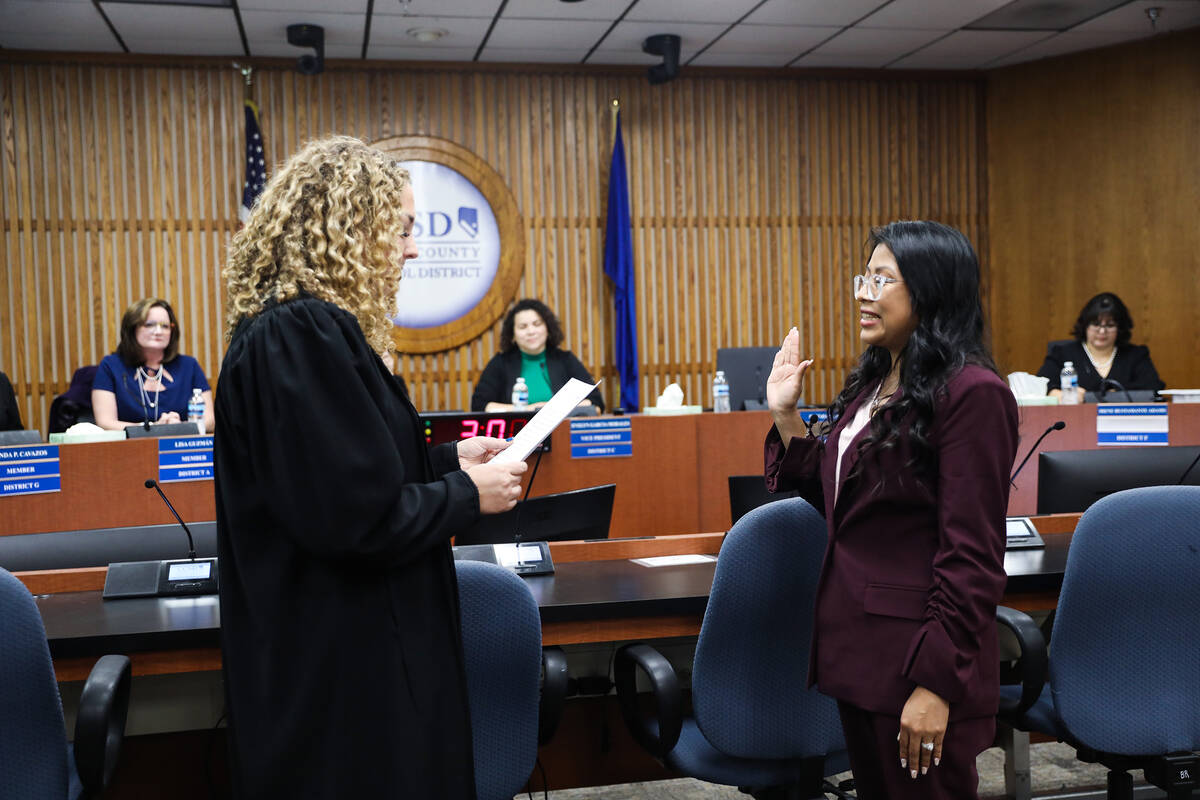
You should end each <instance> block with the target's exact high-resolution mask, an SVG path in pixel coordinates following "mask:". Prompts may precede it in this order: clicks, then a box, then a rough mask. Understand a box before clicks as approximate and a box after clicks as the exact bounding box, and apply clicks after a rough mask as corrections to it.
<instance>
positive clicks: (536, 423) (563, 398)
mask: <svg viewBox="0 0 1200 800" xmlns="http://www.w3.org/2000/svg"><path fill="white" fill-rule="evenodd" d="M599 385H600V381H596V382H595V383H593V384H592V385H590V386H589V385H588V384H586V383H584V382H583V381H581V380H579V379H578V378H571V379H570V380H569V381H567V384H566V385H565V386H563V387H562V388H561V389H559V390H558V391H557V392H555V393H554V397H551V398H550V400H549V402H547V403H546V405H544V406H542V408H541V410H540V411H538V412H537V413H536V414H534V415H533V419H531V420H529V422H527V423H525V427H524V428H521V430H520V431H518V432H517V435H516V436H514V437H513V440H512V441H511V442H509V445H508V449H507V450H504V451H503V452H501V453H500V455H498V456H496V457H495V458H493V459H492V461H491V463H493V464H512V463H516V462H517V461H524V460H525V459H526V458H528V457H529V454H530V453H532V452H533V451H534V448H536V447H537V446H538V445H539V444H541V443H542V440H543V439H545V438H546V437H547V436H549V435H550V433H551V432H552V431H553V430H554V429H555V428H557V427H558V425H559V423H560V422H562V421H563V420H564V419H566V418H567V416H568V415H570V413H571V412H572V411H574V410H575V406H577V405H579V403H580V401H581V400H586V399H587V396H588V395H589V394H591V393H592V390H593V389H595V388H596V387H597V386H599Z"/></svg>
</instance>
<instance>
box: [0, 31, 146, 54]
mask: <svg viewBox="0 0 1200 800" xmlns="http://www.w3.org/2000/svg"><path fill="white" fill-rule="evenodd" d="M0 47H5V48H8V49H10V50H54V51H61V52H65V53H122V52H124V51H123V50H122V49H121V45H119V44H117V40H116V38H115V37H114V36H113V35H112V33H111V32H110V31H109V30H108V28H107V27H106V28H105V29H104V34H103V35H96V36H84V35H80V34H77V33H71V34H61V33H30V32H29V31H15V30H6V31H4V32H2V33H0Z"/></svg>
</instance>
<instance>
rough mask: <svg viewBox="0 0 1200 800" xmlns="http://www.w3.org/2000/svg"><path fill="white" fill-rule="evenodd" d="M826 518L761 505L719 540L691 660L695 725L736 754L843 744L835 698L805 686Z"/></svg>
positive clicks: (793, 507) (785, 753)
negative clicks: (722, 539) (719, 545)
mask: <svg viewBox="0 0 1200 800" xmlns="http://www.w3.org/2000/svg"><path fill="white" fill-rule="evenodd" d="M826 540H827V534H826V525H825V520H824V518H823V517H821V515H820V514H818V513H817V511H816V510H815V509H814V508H813V507H812V506H810V505H809V504H808V503H807V502H806V501H805V500H803V499H801V498H791V499H788V500H783V501H780V502H777V503H768V504H767V505H765V506H760V507H759V508H756V509H754V510H753V511H751V512H750V513H749V514H747V515H746V516H744V517H742V518H741V519H740V520H738V522H737V524H736V525H734V526H733V528H732V530H730V531H729V533H728V534H727V535H726V537H725V541H724V543H723V544H722V545H721V553H720V555H719V556H718V557H717V568H716V572H715V574H714V575H713V585H712V592H711V593H710V594H709V597H708V608H707V609H706V610H705V612H704V622H703V624H702V625H701V627H700V639H699V641H698V642H697V643H696V656H695V660H694V662H693V665H692V705H693V707H694V710H695V716H696V724H697V725H698V726H699V727H700V730H701V731H702V732H703V733H704V738H706V739H707V740H708V741H709V742H710V743H711V744H712V745H713V746H714V747H716V748H717V749H719V750H721V751H723V752H725V753H727V754H728V755H732V756H738V757H741V758H803V757H809V756H817V755H824V754H827V753H831V752H835V751H838V750H842V749H844V748H845V745H844V744H843V740H842V726H841V721H840V719H839V717H838V710H837V705H836V703H835V702H834V701H833V700H832V699H831V698H829V697H826V696H825V695H822V694H820V693H818V692H817V691H816V689H811V690H810V689H808V688H807V686H808V654H809V645H810V638H811V635H812V623H813V603H814V600H815V597H816V587H817V578H818V576H819V574H820V571H821V560H822V558H823V556H824V553H825V544H826Z"/></svg>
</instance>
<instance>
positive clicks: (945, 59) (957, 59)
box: [888, 31, 1053, 69]
mask: <svg viewBox="0 0 1200 800" xmlns="http://www.w3.org/2000/svg"><path fill="white" fill-rule="evenodd" d="M1049 36H1053V34H1052V33H1047V32H1046V31H957V32H955V33H952V34H950V35H949V36H947V37H946V38H944V39H939V40H938V41H936V42H934V43H932V44H931V45H929V46H928V47H925V48H922V49H921V50H918V51H917V52H915V53H913V54H912V55H909V56H905V57H904V58H902V59H900V60H899V61H897V62H895V63H894V64H889V65H888V66H889V67H893V68H895V69H980V68H982V67H983V66H984V65H985V64H987V63H988V62H990V61H995V60H996V59H999V58H1003V57H1004V56H1007V55H1009V54H1011V53H1014V52H1016V51H1017V50H1020V49H1022V48H1025V47H1028V46H1029V45H1031V44H1033V43H1035V42H1040V41H1041V40H1043V39H1045V38H1047V37H1049Z"/></svg>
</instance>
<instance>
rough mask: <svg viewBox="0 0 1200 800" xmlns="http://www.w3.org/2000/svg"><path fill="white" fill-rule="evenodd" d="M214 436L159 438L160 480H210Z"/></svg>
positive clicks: (163, 481) (167, 481) (168, 481)
mask: <svg viewBox="0 0 1200 800" xmlns="http://www.w3.org/2000/svg"><path fill="white" fill-rule="evenodd" d="M212 477H213V437H211V436H172V437H164V438H162V439H159V440H158V482H159V483H179V482H180V481H206V480H207V481H210V480H212Z"/></svg>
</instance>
